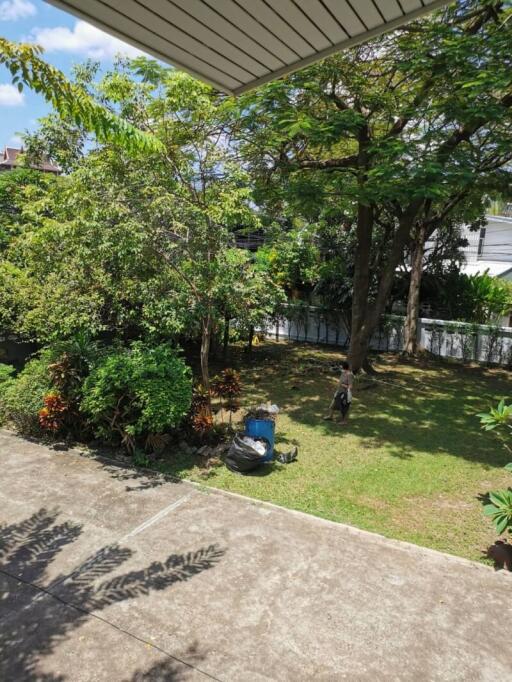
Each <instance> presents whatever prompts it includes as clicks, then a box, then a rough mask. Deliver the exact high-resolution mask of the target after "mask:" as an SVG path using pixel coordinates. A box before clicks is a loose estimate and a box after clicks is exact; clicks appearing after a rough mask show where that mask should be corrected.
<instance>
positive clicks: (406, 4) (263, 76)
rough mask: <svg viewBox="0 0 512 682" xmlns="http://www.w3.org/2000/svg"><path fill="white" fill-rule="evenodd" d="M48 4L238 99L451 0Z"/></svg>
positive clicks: (72, 0) (73, 0) (60, 0)
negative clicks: (255, 88)
mask: <svg viewBox="0 0 512 682" xmlns="http://www.w3.org/2000/svg"><path fill="white" fill-rule="evenodd" d="M47 2H50V3H51V4H52V5H55V6H57V7H59V8H60V9H63V10H66V11H68V12H71V13H72V14H74V15H76V16H78V17H80V18H81V19H84V20H85V21H87V22H88V23H90V24H93V25H94V26H97V27H98V28H100V29H102V30H104V31H106V32H107V33H110V34H112V35H114V36H116V37H118V38H120V39H121V40H124V41H125V42H127V43H130V44H131V45H134V46H136V47H138V48H140V49H141V50H143V51H144V52H147V53H149V54H151V55H153V56H155V57H157V58H158V59H161V60H163V61H165V62H169V63H170V64H173V65H174V66H176V67H178V68H180V69H183V70H185V71H188V72H189V73H191V74H193V75H195V76H197V77H198V78H200V79H202V80H204V81H206V82H208V83H210V84H212V85H214V86H215V87H217V88H219V89H220V90H224V91H225V92H227V93H232V94H235V95H237V94H240V93H242V92H245V91H246V90H250V89H251V88H254V87H256V86H258V85H261V84H262V83H266V82H268V81H270V80H273V79H275V78H279V77H280V76H284V75H285V74H288V73H290V72H292V71H296V70H297V69H301V68H302V67H304V66H307V65H308V64H312V63H313V62H315V61H317V60H319V59H322V58H323V57H327V56H328V55H330V54H332V53H334V52H338V51H339V50H343V49H344V48H347V47H350V46H352V45H355V44H357V43H360V42H363V41H365V40H367V39H369V38H372V37H374V36H376V35H378V34H380V33H383V32H385V31H389V30H391V29H393V28H395V27H397V26H399V25H401V24H403V23H405V22H406V21H410V20H411V19H414V18H416V17H418V16H421V15H422V14H425V13H426V12H429V11H430V10H432V9H434V8H435V7H439V6H441V5H445V4H447V0H47Z"/></svg>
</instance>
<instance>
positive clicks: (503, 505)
mask: <svg viewBox="0 0 512 682" xmlns="http://www.w3.org/2000/svg"><path fill="white" fill-rule="evenodd" d="M478 416H479V417H480V423H481V425H482V428H483V429H484V431H496V432H497V433H499V434H500V437H501V438H502V443H503V446H504V447H505V449H506V450H508V452H510V453H511V454H512V447H511V445H510V440H509V439H510V437H511V436H512V404H509V405H507V404H506V403H505V401H504V400H501V401H500V403H499V404H498V406H497V407H496V408H492V409H491V410H490V411H489V412H483V413H481V414H479V415H478ZM505 469H507V470H508V471H510V472H512V463H510V464H507V465H506V466H505ZM484 514H486V515H487V516H489V517H490V518H491V521H492V522H493V523H494V526H495V528H496V530H497V531H498V533H500V534H501V533H503V532H505V530H508V531H509V533H512V490H510V488H509V489H507V490H494V491H492V492H490V493H489V495H488V501H487V503H486V504H485V505H484Z"/></svg>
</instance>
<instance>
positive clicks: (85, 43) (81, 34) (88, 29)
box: [30, 21, 142, 59]
mask: <svg viewBox="0 0 512 682" xmlns="http://www.w3.org/2000/svg"><path fill="white" fill-rule="evenodd" d="M30 40H31V41H32V42H34V43H37V44H38V45H42V47H44V48H45V50H46V51H47V52H72V53H74V54H84V55H86V56H87V57H91V58H92V59H112V58H113V57H115V55H116V54H122V55H124V56H127V57H136V56H137V55H140V54H142V53H141V52H140V50H137V49H136V48H135V47H132V46H131V45H127V44H126V43H123V42H122V41H121V40H118V39H117V38H114V37H113V36H110V35H109V34H108V33H104V32H103V31H100V30H99V29H98V28H95V27H94V26H91V25H90V24H87V23H86V22H85V21H77V22H76V23H75V25H74V27H73V28H72V29H69V28H67V27H65V26H56V27H55V28H35V29H34V30H33V31H32V33H31V34H30Z"/></svg>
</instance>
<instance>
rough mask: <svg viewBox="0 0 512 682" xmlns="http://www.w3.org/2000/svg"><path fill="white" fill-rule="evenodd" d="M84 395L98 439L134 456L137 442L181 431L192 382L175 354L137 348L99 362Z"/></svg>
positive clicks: (85, 409)
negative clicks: (172, 431) (180, 427)
mask: <svg viewBox="0 0 512 682" xmlns="http://www.w3.org/2000/svg"><path fill="white" fill-rule="evenodd" d="M82 394H83V397H82V402H81V409H82V411H83V412H84V413H85V414H86V415H87V416H88V417H89V419H90V422H91V425H92V427H93V429H94V431H95V433H96V435H97V436H98V437H100V438H104V439H105V440H107V441H109V442H115V441H116V440H117V441H119V440H120V441H121V442H122V443H123V445H125V447H126V448H127V449H128V450H129V451H130V452H133V451H134V449H135V443H136V440H137V438H138V437H142V436H146V437H147V435H149V434H155V433H162V432H163V431H166V430H168V429H171V428H175V427H177V426H178V425H179V423H180V422H181V420H182V418H183V417H184V416H185V415H186V414H187V412H188V410H189V408H190V404H191V400H192V380H191V374H190V369H189V368H188V367H187V365H186V364H185V362H184V361H183V360H182V358H181V357H180V356H179V355H178V353H177V351H176V350H174V349H172V348H170V347H169V346H166V345H161V346H157V347H156V348H148V347H145V346H143V345H142V344H140V343H134V344H133V345H132V346H131V348H129V349H120V350H115V351H114V352H111V353H110V354H108V355H106V356H105V357H103V358H102V359H100V361H99V363H98V365H97V366H96V367H94V368H93V369H92V371H91V373H90V375H89V376H88V377H87V379H86V380H85V382H84V385H83V393H82Z"/></svg>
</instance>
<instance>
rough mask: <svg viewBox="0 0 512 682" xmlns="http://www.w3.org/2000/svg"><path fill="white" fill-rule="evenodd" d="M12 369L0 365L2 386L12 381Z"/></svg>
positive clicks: (10, 366) (11, 367)
mask: <svg viewBox="0 0 512 682" xmlns="http://www.w3.org/2000/svg"><path fill="white" fill-rule="evenodd" d="M14 371H15V370H14V367H13V366H12V365H5V364H3V363H0V384H4V383H5V382H6V381H10V380H12V375H13V374H14Z"/></svg>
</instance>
